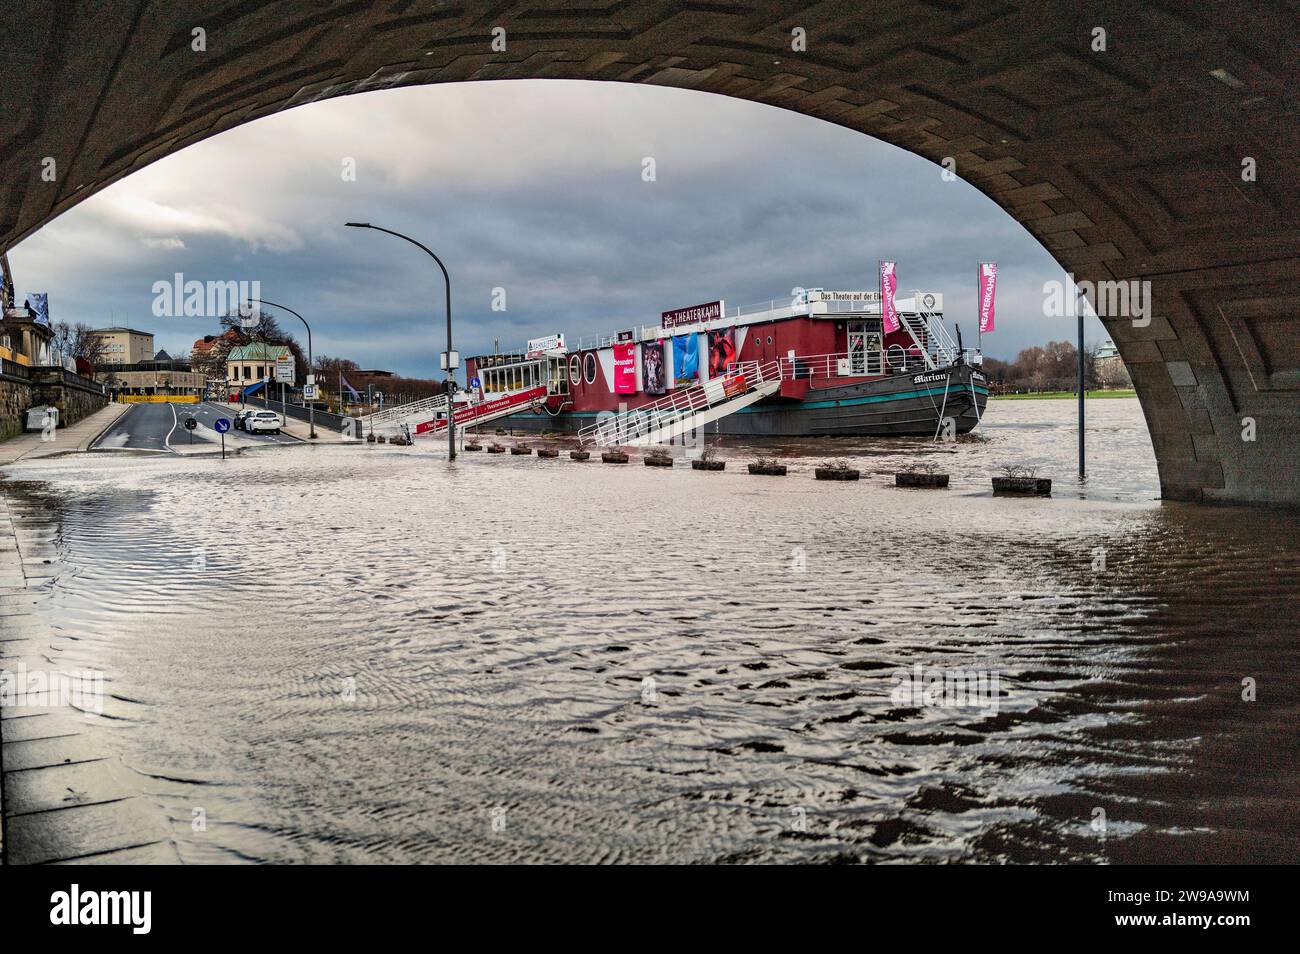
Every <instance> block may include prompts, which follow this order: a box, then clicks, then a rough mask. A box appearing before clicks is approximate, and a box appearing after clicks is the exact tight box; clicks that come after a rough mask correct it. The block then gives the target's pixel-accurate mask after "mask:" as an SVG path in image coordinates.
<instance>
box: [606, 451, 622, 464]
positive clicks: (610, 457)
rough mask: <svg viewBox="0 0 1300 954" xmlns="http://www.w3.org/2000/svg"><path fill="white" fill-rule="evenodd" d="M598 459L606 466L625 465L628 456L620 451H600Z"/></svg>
mask: <svg viewBox="0 0 1300 954" xmlns="http://www.w3.org/2000/svg"><path fill="white" fill-rule="evenodd" d="M600 459H601V460H603V461H604V462H605V463H607V464H626V463H627V462H628V456H627V455H626V454H624V453H623V452H622V451H601V453H600Z"/></svg>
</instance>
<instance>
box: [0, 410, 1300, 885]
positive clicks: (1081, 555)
mask: <svg viewBox="0 0 1300 954" xmlns="http://www.w3.org/2000/svg"><path fill="white" fill-rule="evenodd" d="M1089 415H1090V417H1089V435H1088V436H1089V456H1090V476H1089V479H1088V481H1087V484H1086V486H1080V485H1079V484H1078V483H1077V482H1076V480H1075V479H1074V477H1073V474H1074V466H1075V464H1074V451H1075V445H1074V440H1075V437H1074V424H1073V422H1074V404H1073V403H1072V402H1070V401H995V402H992V403H990V405H989V409H988V414H987V422H986V424H985V425H984V427H983V435H984V439H983V440H977V441H969V442H968V441H963V442H960V443H958V444H956V445H935V444H932V443H930V442H929V441H926V440H923V439H907V440H903V439H896V440H887V441H885V440H876V441H871V440H855V441H851V442H843V443H839V442H826V441H812V440H807V441H784V442H780V443H772V444H759V443H752V444H743V443H741V442H740V441H739V439H727V440H726V442H724V443H723V444H722V445H721V448H720V456H721V457H723V458H724V459H726V460H727V461H728V466H727V469H726V471H724V472H723V473H703V472H694V471H691V470H690V469H688V468H687V466H686V465H685V464H683V463H682V462H681V461H678V462H677V466H676V468H674V469H673V470H671V471H665V470H661V469H658V468H650V467H644V466H641V463H640V461H639V460H638V459H637V458H636V457H634V458H633V461H632V464H631V465H629V466H623V467H619V466H611V465H604V464H601V463H600V462H599V460H598V457H593V461H592V462H588V463H577V462H573V461H570V460H568V459H566V458H565V457H563V456H562V457H561V458H560V459H559V460H539V459H537V458H536V457H534V456H527V457H525V456H519V457H514V456H511V455H508V454H507V455H496V456H492V457H489V456H487V455H485V454H482V453H479V454H473V453H467V454H464V455H462V456H461V457H460V458H459V459H458V460H457V461H456V462H455V464H454V465H453V466H452V467H450V468H449V467H448V465H447V463H446V461H445V459H444V457H443V454H442V448H441V447H440V446H431V445H430V444H429V443H421V444H418V445H417V446H416V447H415V448H389V447H383V446H356V447H348V446H330V447H326V446H318V447H308V446H299V447H285V448H268V449H259V450H256V451H253V452H248V453H244V454H242V455H241V456H239V457H234V458H231V459H229V460H226V461H224V462H223V461H220V460H214V459H211V458H189V459H184V458H180V457H175V456H167V455H150V456H141V455H134V454H130V453H122V452H118V453H114V454H110V453H105V454H96V455H70V456H67V457H62V458H54V459H45V460H40V461H33V462H31V463H20V464H16V465H13V466H10V467H7V468H5V473H6V476H7V477H8V478H9V479H8V480H7V481H6V482H5V484H4V485H3V490H4V492H5V493H6V495H7V496H8V497H9V498H10V508H11V510H12V512H13V515H14V518H15V521H16V522H17V525H18V530H19V539H20V546H21V547H22V548H23V550H24V555H25V556H26V557H27V558H28V559H29V560H30V559H33V558H38V559H39V558H46V559H49V560H50V561H51V562H50V563H49V564H48V573H49V576H48V579H46V580H44V581H43V582H42V584H41V585H40V587H39V589H38V590H37V591H36V592H38V594H39V595H40V597H41V599H40V602H39V606H38V608H37V613H38V615H40V616H41V617H42V618H43V619H45V620H48V621H49V622H50V623H52V624H53V626H54V627H55V629H56V632H57V633H58V638H56V639H55V640H54V642H53V644H52V646H51V659H52V660H54V661H55V662H56V663H57V664H58V665H60V666H66V667H73V666H75V667H80V668H96V669H103V670H104V671H105V673H106V685H107V691H108V693H109V694H110V698H108V699H107V701H106V704H105V712H104V715H103V717H101V718H99V719H97V720H95V721H94V722H93V723H92V724H91V728H90V729H89V732H90V733H91V735H92V737H93V739H94V741H95V743H96V744H97V745H99V746H102V749H103V751H104V752H105V753H106V754H108V755H111V756H112V757H114V758H116V759H119V760H120V762H121V763H122V764H123V765H124V766H125V767H126V768H127V769H128V770H129V771H130V773H131V777H132V779H133V784H135V785H137V786H138V790H139V791H140V792H142V793H143V794H144V795H145V796H146V798H147V800H148V801H149V803H150V804H151V805H154V806H156V807H157V810H158V812H159V813H160V814H161V815H162V816H163V817H165V818H166V819H167V821H168V823H169V824H170V828H171V831H172V833H173V837H174V839H175V844H176V847H177V850H178V852H179V853H180V856H181V857H182V858H183V859H184V860H185V861H187V862H424V861H461V862H466V861H486V862H505V861H518V862H547V861H551V862H554V861H575V862H612V863H639V862H665V861H667V862H770V861H782V862H789V861H794V862H814V863H815V862H842V861H848V862H858V861H863V862H867V861H936V862H943V861H958V860H962V861H1015V862H1057V861H1083V862H1113V863H1122V862H1134V861H1162V862H1164V861H1168V862H1175V861H1177V862H1191V861H1233V862H1267V861H1295V860H1297V859H1296V855H1297V851H1296V845H1297V844H1298V843H1300V842H1298V838H1300V830H1298V829H1300V813H1297V811H1296V808H1297V795H1296V792H1297V791H1298V790H1300V778H1298V777H1297V774H1298V772H1297V767H1298V766H1300V742H1298V736H1297V732H1296V725H1297V718H1298V717H1300V692H1297V689H1296V684H1295V678H1294V674H1295V669H1296V655H1297V654H1296V633H1295V629H1294V625H1293V623H1292V618H1293V616H1294V611H1295V606H1296V600H1297V597H1298V595H1300V544H1298V543H1297V540H1298V539H1300V517H1298V516H1297V515H1296V514H1294V513H1281V512H1272V511H1263V510H1258V511H1257V510H1248V509H1236V508H1209V507H1192V506H1187V505H1177V504H1161V503H1160V502H1159V501H1158V499H1157V498H1158V496H1159V485H1158V481H1157V477H1156V470H1155V462H1154V458H1153V455H1152V451H1151V447H1150V441H1149V439H1148V437H1147V433H1146V427H1145V424H1144V422H1143V419H1142V415H1141V411H1140V408H1139V405H1138V403H1137V401H1136V400H1100V401H1093V402H1091V403H1090V404H1089ZM502 439H503V440H504V441H507V442H508V441H509V440H510V438H508V437H507V438H502ZM760 453H761V454H764V455H769V456H770V455H772V454H776V455H777V456H780V457H781V458H782V459H783V460H785V461H786V462H787V463H788V464H789V465H790V471H791V472H790V475H789V476H788V477H786V478H784V479H780V478H762V477H751V476H750V475H748V474H747V473H746V472H745V467H744V464H745V463H746V462H748V461H750V460H753V459H754V457H755V456H757V455H758V454H760ZM827 458H846V459H849V460H851V461H855V462H856V466H860V467H861V468H862V469H863V471H864V473H863V479H862V480H861V481H860V482H857V483H827V482H818V481H814V480H813V479H812V473H811V471H812V468H813V466H814V464H815V463H816V462H818V461H819V460H823V459H827ZM916 461H930V462H934V463H936V464H937V465H938V466H939V469H940V470H941V471H945V472H948V473H950V474H951V475H952V487H951V489H949V490H947V491H905V490H899V489H896V488H895V487H894V486H893V478H892V474H893V472H894V471H895V470H897V469H899V468H900V467H901V466H904V465H906V464H908V463H910V462H916ZM1003 464H1017V465H1023V466H1030V467H1035V468H1037V473H1038V475H1039V476H1042V477H1051V478H1053V479H1054V497H1053V498H1052V499H1050V500H1047V499H1004V498H996V499H995V498H993V497H992V496H991V495H990V492H989V477H991V476H993V475H996V474H999V473H1000V472H1001V466H1002V465H1003ZM886 475H888V476H886ZM916 667H920V669H917V668H916ZM953 670H964V671H974V672H980V673H984V674H986V675H988V676H990V677H991V678H996V687H997V689H996V692H995V695H994V697H993V698H992V699H986V700H984V701H983V703H982V704H981V705H976V706H972V705H966V706H941V705H926V704H924V703H923V702H922V701H920V700H919V699H918V698H916V697H908V698H901V699H900V697H899V694H898V687H899V684H900V678H899V676H898V675H897V674H898V673H899V672H900V671H903V672H906V673H915V672H924V673H932V672H941V673H943V672H951V671H953ZM1243 680H1253V685H1254V686H1255V687H1256V688H1257V694H1258V695H1257V699H1256V700H1255V701H1244V700H1243V698H1242V694H1243ZM195 809H202V812H203V815H204V817H205V819H206V830H198V831H196V830H195V826H194V825H193V823H192V822H193V819H194V817H195ZM1099 811H1100V812H1101V813H1103V814H1099ZM1103 819H1104V824H1102V823H1101V820H1103Z"/></svg>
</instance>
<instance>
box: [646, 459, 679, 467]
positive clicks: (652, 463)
mask: <svg viewBox="0 0 1300 954" xmlns="http://www.w3.org/2000/svg"><path fill="white" fill-rule="evenodd" d="M645 465H646V466H647V467H671V466H673V459H672V458H671V457H647V458H646V459H645Z"/></svg>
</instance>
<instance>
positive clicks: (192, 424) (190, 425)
mask: <svg viewBox="0 0 1300 954" xmlns="http://www.w3.org/2000/svg"><path fill="white" fill-rule="evenodd" d="M198 426H199V422H198V421H196V420H194V418H192V417H187V418H186V419H185V429H186V430H187V431H189V432H190V443H191V444H193V443H194V428H196V427H198Z"/></svg>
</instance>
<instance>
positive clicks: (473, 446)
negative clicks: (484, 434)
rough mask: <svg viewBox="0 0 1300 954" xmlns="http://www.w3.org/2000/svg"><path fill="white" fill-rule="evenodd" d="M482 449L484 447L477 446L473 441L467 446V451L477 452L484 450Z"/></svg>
mask: <svg viewBox="0 0 1300 954" xmlns="http://www.w3.org/2000/svg"><path fill="white" fill-rule="evenodd" d="M482 449H483V445H482V444H475V443H474V442H473V441H471V442H470V443H468V444H466V445H465V450H467V451H476V450H482Z"/></svg>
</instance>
